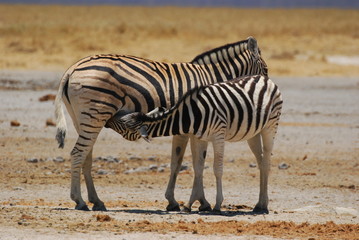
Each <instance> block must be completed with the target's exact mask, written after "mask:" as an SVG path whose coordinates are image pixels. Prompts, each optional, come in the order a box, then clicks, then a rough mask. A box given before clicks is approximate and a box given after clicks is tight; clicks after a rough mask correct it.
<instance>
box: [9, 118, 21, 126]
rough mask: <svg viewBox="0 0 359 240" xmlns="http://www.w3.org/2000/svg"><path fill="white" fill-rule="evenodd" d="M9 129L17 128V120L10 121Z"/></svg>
mask: <svg viewBox="0 0 359 240" xmlns="http://www.w3.org/2000/svg"><path fill="white" fill-rule="evenodd" d="M10 125H11V127H19V126H20V125H21V124H20V122H18V121H17V120H12V121H11V122H10Z"/></svg>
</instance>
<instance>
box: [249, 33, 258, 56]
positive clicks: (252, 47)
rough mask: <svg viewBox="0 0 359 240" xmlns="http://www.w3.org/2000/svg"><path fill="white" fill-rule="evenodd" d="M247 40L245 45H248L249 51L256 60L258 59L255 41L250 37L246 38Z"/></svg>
mask: <svg viewBox="0 0 359 240" xmlns="http://www.w3.org/2000/svg"><path fill="white" fill-rule="evenodd" d="M247 40H248V43H247V44H248V49H249V51H251V52H252V53H253V54H254V56H255V57H256V58H260V56H259V50H258V44H257V40H256V39H255V38H254V37H252V36H251V37H248V38H247Z"/></svg>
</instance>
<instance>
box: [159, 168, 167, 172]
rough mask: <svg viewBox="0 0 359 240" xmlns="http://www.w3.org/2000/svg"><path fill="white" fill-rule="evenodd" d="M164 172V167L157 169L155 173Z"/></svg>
mask: <svg viewBox="0 0 359 240" xmlns="http://www.w3.org/2000/svg"><path fill="white" fill-rule="evenodd" d="M164 171H165V168H164V167H159V168H158V169H157V172H164Z"/></svg>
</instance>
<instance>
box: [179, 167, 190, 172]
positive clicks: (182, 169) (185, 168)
mask: <svg viewBox="0 0 359 240" xmlns="http://www.w3.org/2000/svg"><path fill="white" fill-rule="evenodd" d="M188 169H189V167H188V166H187V165H182V166H181V168H180V172H181V171H186V170H188Z"/></svg>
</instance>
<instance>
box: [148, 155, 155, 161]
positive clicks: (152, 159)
mask: <svg viewBox="0 0 359 240" xmlns="http://www.w3.org/2000/svg"><path fill="white" fill-rule="evenodd" d="M147 160H148V161H156V160H157V157H155V156H151V157H148V158H147Z"/></svg>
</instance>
